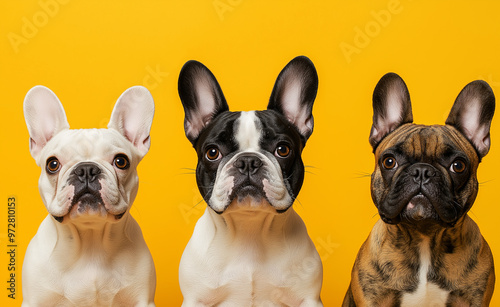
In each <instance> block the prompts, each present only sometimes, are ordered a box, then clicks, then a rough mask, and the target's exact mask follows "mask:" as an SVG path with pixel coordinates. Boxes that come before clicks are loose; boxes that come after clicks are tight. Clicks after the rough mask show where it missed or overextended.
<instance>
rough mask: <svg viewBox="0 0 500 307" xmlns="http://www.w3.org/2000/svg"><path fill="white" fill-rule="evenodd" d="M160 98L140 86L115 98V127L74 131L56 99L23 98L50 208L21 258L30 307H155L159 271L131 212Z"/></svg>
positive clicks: (45, 95) (44, 92)
mask: <svg viewBox="0 0 500 307" xmlns="http://www.w3.org/2000/svg"><path fill="white" fill-rule="evenodd" d="M153 114H154V102H153V98H152V97H151V94H150V93H149V91H148V90H147V89H146V88H144V87H141V86H135V87H131V88H129V89H128V90H126V91H125V92H124V93H123V94H122V95H121V96H120V98H119V99H118V101H117V102H116V105H115V107H114V110H113V113H112V115H111V120H110V122H109V124H108V129H81V130H70V129H69V124H68V122H67V120H66V114H65V112H64V109H63V107H62V105H61V103H60V102H59V99H58V98H57V96H56V95H55V94H54V93H53V92H52V91H51V90H49V89H48V88H46V87H43V86H36V87H34V88H32V89H31V90H30V91H29V92H28V94H27V95H26V98H25V100H24V115H25V119H26V124H27V126H28V131H29V134H30V151H31V155H32V156H33V158H34V159H35V160H36V163H37V165H38V166H40V167H41V168H42V173H41V175H40V180H39V190H40V195H41V196H42V200H43V203H44V204H45V207H46V208H47V210H48V212H49V214H48V216H47V217H46V218H45V220H44V221H43V222H42V224H41V225H40V227H39V229H38V232H37V233H36V235H35V236H34V237H33V239H32V240H31V242H30V244H29V246H28V249H27V251H26V256H25V259H24V264H23V274H22V275H23V276H22V277H23V280H22V287H23V305H22V306H23V307H28V306H78V307H83V306H92V307H96V306H154V305H155V304H154V295H155V288H156V274H155V268H154V263H153V259H152V257H151V254H150V252H149V249H148V247H147V245H146V242H145V241H144V238H143V236H142V232H141V229H140V228H139V225H138V224H137V222H136V221H135V220H134V218H133V217H132V216H131V215H130V213H129V211H130V210H129V209H130V207H131V205H132V203H133V202H134V199H135V197H136V195H137V189H138V184H139V180H138V177H137V171H136V168H137V165H138V163H139V162H140V161H141V159H142V158H143V157H144V155H145V154H146V153H147V152H148V150H149V146H150V138H149V131H150V128H151V124H152V121H153Z"/></svg>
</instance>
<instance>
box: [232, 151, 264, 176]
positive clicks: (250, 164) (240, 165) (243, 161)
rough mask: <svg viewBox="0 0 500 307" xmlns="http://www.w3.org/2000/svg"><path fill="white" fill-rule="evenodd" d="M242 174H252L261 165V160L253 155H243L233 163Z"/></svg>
mask: <svg viewBox="0 0 500 307" xmlns="http://www.w3.org/2000/svg"><path fill="white" fill-rule="evenodd" d="M233 165H234V166H235V167H236V168H237V169H238V170H239V171H240V173H242V174H243V175H246V174H248V175H254V174H255V173H257V171H258V170H259V168H260V167H261V166H262V161H261V160H260V159H259V157H257V156H255V155H244V156H241V157H239V158H238V159H236V161H235V162H234V164H233Z"/></svg>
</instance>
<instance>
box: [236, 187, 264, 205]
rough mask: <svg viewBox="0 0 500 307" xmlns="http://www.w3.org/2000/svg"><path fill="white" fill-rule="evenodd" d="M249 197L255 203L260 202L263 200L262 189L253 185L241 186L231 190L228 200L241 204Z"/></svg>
mask: <svg viewBox="0 0 500 307" xmlns="http://www.w3.org/2000/svg"><path fill="white" fill-rule="evenodd" d="M248 197H251V198H253V199H254V200H256V201H261V200H262V199H263V198H265V195H264V191H263V190H262V188H259V187H256V186H255V185H253V184H248V185H243V186H240V187H238V188H236V189H234V190H233V193H232V194H231V197H230V200H231V202H232V201H234V200H237V201H238V202H243V201H244V200H245V199H246V198H248Z"/></svg>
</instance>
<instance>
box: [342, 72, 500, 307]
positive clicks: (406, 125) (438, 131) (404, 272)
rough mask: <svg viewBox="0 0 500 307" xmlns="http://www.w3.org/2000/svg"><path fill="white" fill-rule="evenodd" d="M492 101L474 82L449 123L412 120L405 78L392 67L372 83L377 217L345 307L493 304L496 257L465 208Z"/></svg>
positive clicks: (486, 145)
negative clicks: (429, 123)
mask: <svg viewBox="0 0 500 307" xmlns="http://www.w3.org/2000/svg"><path fill="white" fill-rule="evenodd" d="M494 110H495V96H494V95H493V92H492V90H491V88H490V87H489V85H488V84H487V83H486V82H484V81H474V82H471V83H469V84H468V85H467V86H465V88H464V89H463V90H462V91H461V92H460V94H459V95H458V97H457V99H456V101H455V103H454V105H453V107H452V109H451V112H450V114H449V116H448V118H447V120H446V124H445V125H432V126H426V125H417V124H413V123H412V122H413V116H412V110H411V102H410V95H409V93H408V89H407V87H406V84H405V83H404V81H403V79H401V78H400V77H399V76H398V75H396V74H394V73H389V74H386V75H385V76H384V77H382V79H381V80H380V81H379V82H378V84H377V86H376V87H375V90H374V93H373V126H372V129H371V134H370V144H371V145H372V147H373V152H374V154H375V171H374V172H373V174H372V178H371V179H372V180H371V194H372V199H373V201H374V203H375V205H376V207H377V209H378V213H379V215H380V218H381V219H380V220H379V221H377V223H376V224H375V226H374V227H373V229H372V231H371V233H370V235H369V236H368V239H367V240H366V241H365V243H364V244H363V245H362V246H361V249H360V251H359V253H358V256H357V258H356V261H355V263H354V267H353V270H352V275H351V283H350V286H349V289H348V291H347V294H346V296H345V299H344V303H343V306H431V307H440V306H488V305H489V302H490V299H491V296H492V293H493V288H494V283H495V273H494V268H493V257H492V254H491V250H490V248H489V246H488V244H487V243H486V241H485V240H484V238H483V236H482V235H481V232H480V231H479V228H478V226H477V225H476V223H475V222H474V221H473V220H472V219H471V218H470V217H469V216H468V214H467V212H468V211H469V210H470V208H471V206H472V204H473V203H474V200H475V198H476V195H477V192H478V181H477V168H478V164H479V162H480V161H481V159H482V158H483V157H484V156H485V155H486V154H487V153H488V151H489V149H490V125H491V120H492V118H493V113H494Z"/></svg>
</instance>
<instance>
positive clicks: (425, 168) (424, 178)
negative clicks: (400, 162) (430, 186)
mask: <svg viewBox="0 0 500 307" xmlns="http://www.w3.org/2000/svg"><path fill="white" fill-rule="evenodd" d="M410 175H411V176H412V177H413V181H415V183H419V184H426V183H428V182H429V181H430V180H431V178H432V177H434V176H436V170H435V169H434V167H432V166H431V165H428V164H423V163H418V164H415V165H413V167H412V169H411V171H410Z"/></svg>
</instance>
